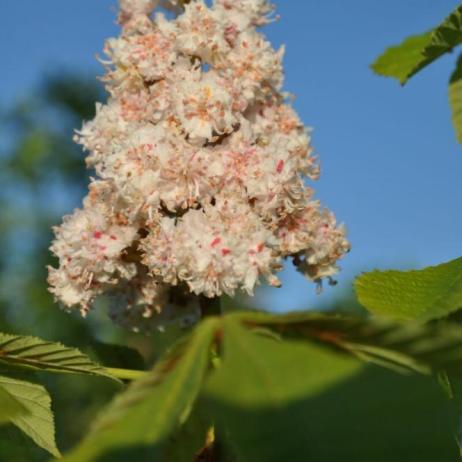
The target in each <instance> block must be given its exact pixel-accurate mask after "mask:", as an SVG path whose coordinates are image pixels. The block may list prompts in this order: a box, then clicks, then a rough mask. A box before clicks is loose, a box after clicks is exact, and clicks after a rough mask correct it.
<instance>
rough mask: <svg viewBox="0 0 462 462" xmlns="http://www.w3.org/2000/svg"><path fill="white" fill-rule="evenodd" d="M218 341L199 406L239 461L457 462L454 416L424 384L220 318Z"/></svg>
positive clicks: (433, 388) (420, 379)
mask: <svg viewBox="0 0 462 462" xmlns="http://www.w3.org/2000/svg"><path fill="white" fill-rule="evenodd" d="M223 336H224V339H223V360H222V364H221V366H220V367H219V368H218V369H217V370H216V371H215V372H213V373H211V375H210V377H209V379H208V380H207V382H206V386H205V390H204V393H203V395H202V402H203V403H204V405H205V406H207V407H208V409H209V412H210V414H211V415H212V416H213V417H214V418H215V420H216V422H217V425H218V428H219V429H220V430H221V434H222V435H226V441H228V444H232V450H233V451H234V452H235V453H237V455H238V458H237V460H239V462H279V461H285V460H287V461H291V462H305V461H308V460H313V461H326V462H330V461H332V462H334V461H338V460H352V461H355V462H371V461H374V462H405V461H406V462H408V461H409V460H414V459H415V457H416V454H418V459H419V461H420V462H430V461H435V460H438V461H444V462H452V461H454V462H455V461H457V460H458V448H457V445H456V443H455V439H454V438H453V432H454V428H455V426H456V422H457V419H456V416H454V415H453V414H452V413H451V411H450V409H449V407H448V404H447V403H446V400H445V397H444V396H443V395H442V393H441V390H440V389H439V387H438V386H437V385H436V384H435V383H433V382H431V381H430V380H429V379H427V378H424V377H419V376H415V375H411V376H403V375H401V374H396V373H393V372H390V371H387V370H385V369H381V368H377V367H367V368H364V367H362V366H361V363H360V362H359V361H357V360H355V359H354V358H352V357H349V356H347V355H345V354H341V353H339V352H336V351H335V350H334V349H332V348H328V347H326V346H322V345H319V344H316V343H314V342H310V341H306V340H305V341H303V342H301V341H295V340H285V341H277V340H275V339H273V338H270V337H268V336H262V335H261V334H260V333H254V332H252V331H251V330H249V329H248V328H246V327H245V326H243V325H242V324H241V323H240V322H238V320H237V319H229V318H228V319H226V320H225V326H224V331H223ZM219 434H220V433H219ZM430 435H431V437H430Z"/></svg>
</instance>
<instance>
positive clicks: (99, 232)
mask: <svg viewBox="0 0 462 462" xmlns="http://www.w3.org/2000/svg"><path fill="white" fill-rule="evenodd" d="M102 236H103V233H102V232H101V231H95V232H94V233H93V237H94V238H95V239H101V237H102Z"/></svg>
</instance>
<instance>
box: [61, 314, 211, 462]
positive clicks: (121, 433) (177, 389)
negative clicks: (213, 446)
mask: <svg viewBox="0 0 462 462" xmlns="http://www.w3.org/2000/svg"><path fill="white" fill-rule="evenodd" d="M217 326H218V321H217V320H215V319H210V320H206V321H204V322H202V323H201V324H200V325H199V327H198V328H197V329H196V330H195V331H194V333H193V334H192V337H191V339H190V340H189V341H188V342H182V343H181V344H180V345H179V346H177V347H176V348H175V349H174V350H173V351H172V352H170V353H169V354H167V355H166V356H165V357H164V358H163V359H162V360H161V361H160V362H159V363H158V364H157V365H156V366H155V367H154V369H153V370H152V371H151V372H150V373H148V374H147V376H146V377H145V378H142V379H140V380H138V381H136V382H134V383H132V385H131V386H130V387H129V388H128V389H127V390H126V392H124V393H122V394H121V395H119V396H118V397H117V398H116V399H115V400H114V401H113V403H111V404H110V405H109V407H108V408H107V409H106V410H105V411H103V413H102V414H101V416H100V418H99V419H98V420H97V422H96V424H95V426H94V428H93V430H92V431H91V432H90V434H89V435H88V437H87V438H86V439H84V441H83V442H82V443H81V444H80V445H79V446H78V447H77V448H76V449H75V450H73V451H72V452H71V453H70V454H69V455H68V456H67V457H66V458H65V459H64V460H65V461H66V462H92V461H96V460H98V461H100V460H103V459H100V458H101V457H103V456H104V460H108V461H115V460H124V461H125V460H126V458H127V457H129V456H128V454H130V456H133V454H132V453H131V452H130V451H131V450H135V449H136V450H137V451H138V452H136V457H137V459H136V460H142V459H141V457H142V455H146V454H149V461H150V462H153V461H156V460H164V459H163V457H162V450H163V448H162V445H163V444H164V443H165V441H166V439H167V438H168V437H169V436H170V435H171V434H172V433H173V432H174V431H175V430H177V429H178V428H179V427H180V425H181V424H182V423H184V422H185V421H186V420H187V418H188V416H189V414H190V411H191V409H192V406H193V404H194V401H195V399H196V397H197V394H198V393H199V390H200V388H201V386H202V382H203V378H204V375H205V372H206V370H207V367H208V364H209V353H210V345H211V342H212V341H213V338H214V335H215V332H216V330H217ZM126 451H128V452H126ZM146 457H147V456H146ZM146 460H147V459H146Z"/></svg>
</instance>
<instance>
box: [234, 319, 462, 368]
mask: <svg viewBox="0 0 462 462" xmlns="http://www.w3.org/2000/svg"><path fill="white" fill-rule="evenodd" d="M234 316H235V318H236V319H238V320H240V322H241V323H243V324H244V325H246V326H248V327H249V328H253V329H255V328H258V329H262V328H267V329H270V330H271V331H272V332H275V333H276V334H277V335H279V338H280V339H295V340H311V341H316V342H321V343H323V344H325V345H328V346H331V347H333V348H335V349H337V350H338V351H343V352H344V353H348V354H353V355H355V356H357V357H358V358H360V359H361V360H363V361H366V362H372V363H374V364H378V365H380V366H383V367H387V368H390V369H393V370H398V371H401V372H406V371H407V372H409V371H413V372H419V373H423V374H429V373H433V372H438V371H442V370H450V371H452V372H453V373H454V374H457V375H459V376H460V375H461V373H462V370H461V369H460V364H461V363H462V326H460V325H459V324H458V323H449V322H444V323H443V322H440V323H433V324H422V323H407V324H397V323H395V322H391V321H386V320H381V319H368V318H363V317H358V316H356V317H353V316H348V317H346V316H339V315H333V314H327V315H326V314H325V313H316V312H296V313H289V314H285V315H275V314H269V313H258V312H257V313H245V312H242V313H240V314H236V315H234Z"/></svg>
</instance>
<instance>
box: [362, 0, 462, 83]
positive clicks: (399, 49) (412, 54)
mask: <svg viewBox="0 0 462 462" xmlns="http://www.w3.org/2000/svg"><path fill="white" fill-rule="evenodd" d="M461 43H462V5H461V6H459V7H457V8H456V9H455V10H454V11H453V12H452V13H451V14H450V15H449V16H448V17H447V18H446V19H445V20H444V21H443V22H442V23H441V24H440V25H438V26H437V27H435V28H434V29H433V30H431V31H430V32H427V33H425V34H422V35H414V36H412V37H409V38H407V39H406V40H404V42H402V43H401V44H400V45H398V46H394V47H391V48H388V49H387V50H386V51H385V53H383V54H382V55H381V56H380V57H379V58H378V59H377V60H376V61H375V62H374V63H373V64H372V65H371V67H372V69H373V70H374V72H376V73H377V74H380V75H383V76H385V77H394V78H396V79H398V80H399V81H400V82H401V84H403V85H404V84H405V83H406V82H407V81H408V80H409V79H410V78H411V77H412V76H413V75H415V74H416V73H417V72H419V71H420V70H422V69H423V68H424V67H426V66H428V65H429V64H431V63H432V62H433V61H435V60H436V59H438V58H439V57H440V56H442V55H444V54H445V53H448V52H450V51H452V49H453V48H454V47H455V46H457V45H459V44H461Z"/></svg>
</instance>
